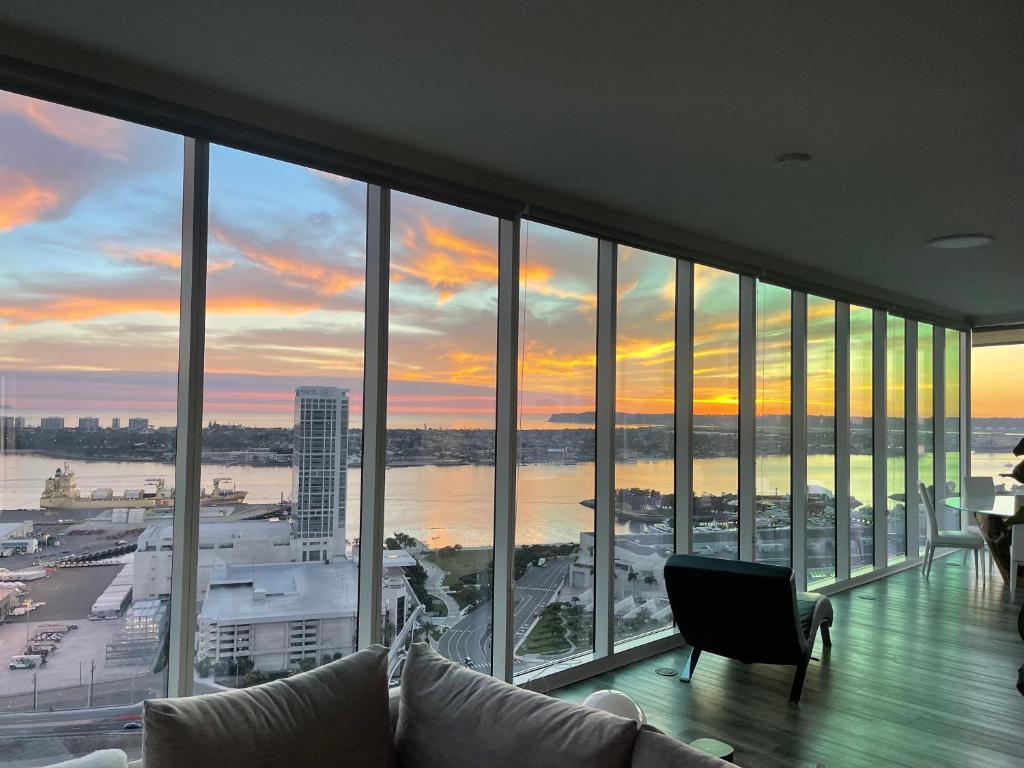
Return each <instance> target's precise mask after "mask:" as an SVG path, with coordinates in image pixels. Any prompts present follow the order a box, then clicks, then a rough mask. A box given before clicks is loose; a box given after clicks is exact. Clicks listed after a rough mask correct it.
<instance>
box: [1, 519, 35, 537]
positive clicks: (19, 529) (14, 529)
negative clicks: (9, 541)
mask: <svg viewBox="0 0 1024 768" xmlns="http://www.w3.org/2000/svg"><path fill="white" fill-rule="evenodd" d="M31 530H32V521H31V520H26V521H23V522H20V523H0V539H6V538H8V537H9V536H18V535H20V534H23V533H26V532H28V531H31Z"/></svg>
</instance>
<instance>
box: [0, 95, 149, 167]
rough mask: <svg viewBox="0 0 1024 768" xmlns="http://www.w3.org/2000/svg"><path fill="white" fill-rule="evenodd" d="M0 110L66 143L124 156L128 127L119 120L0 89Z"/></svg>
mask: <svg viewBox="0 0 1024 768" xmlns="http://www.w3.org/2000/svg"><path fill="white" fill-rule="evenodd" d="M0 112H6V113H8V114H13V115H18V116H19V117H21V118H23V119H24V120H27V121H28V122H30V123H32V125H34V126H35V127H36V128H38V129H39V130H41V131H42V132H43V133H46V134H48V135H50V136H53V137H54V138H55V139H59V140H60V141H63V142H65V143H66V144H72V145H74V146H76V147H85V148H87V149H91V150H94V151H96V152H99V153H100V154H101V155H104V156H105V157H108V158H110V159H112V160H125V159H127V157H128V150H129V149H130V144H131V140H130V134H129V131H130V130H131V128H130V125H129V124H128V123H125V122H122V121H120V120H115V119H113V118H111V117H104V116H103V115H97V114H93V113H91V112H83V111H82V110H78V109H72V108H71V107H65V106H63V105H61V104H53V103H51V102H48V101H39V100H38V99H31V98H29V97H27V96H20V95H18V94H16V93H4V92H0Z"/></svg>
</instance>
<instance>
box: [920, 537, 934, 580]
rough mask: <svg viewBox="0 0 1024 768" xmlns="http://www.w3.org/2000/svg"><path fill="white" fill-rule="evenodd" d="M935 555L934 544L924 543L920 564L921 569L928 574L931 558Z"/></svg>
mask: <svg viewBox="0 0 1024 768" xmlns="http://www.w3.org/2000/svg"><path fill="white" fill-rule="evenodd" d="M934 556H935V545H934V544H926V545H925V548H924V563H923V564H922V565H921V571H922V573H923V574H924V575H925V577H927V576H928V574H929V573H931V572H932V558H933V557H934Z"/></svg>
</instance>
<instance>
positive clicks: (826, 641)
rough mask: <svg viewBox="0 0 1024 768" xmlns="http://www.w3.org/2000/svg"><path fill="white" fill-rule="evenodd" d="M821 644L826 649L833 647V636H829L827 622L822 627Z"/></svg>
mask: <svg viewBox="0 0 1024 768" xmlns="http://www.w3.org/2000/svg"><path fill="white" fill-rule="evenodd" d="M821 644H822V645H823V646H825V647H826V648H831V647H832V635H830V634H829V631H828V623H827V622H823V623H822V625H821Z"/></svg>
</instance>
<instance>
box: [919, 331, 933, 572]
mask: <svg viewBox="0 0 1024 768" xmlns="http://www.w3.org/2000/svg"><path fill="white" fill-rule="evenodd" d="M932 332H933V328H932V326H930V325H927V324H925V323H918V325H917V479H918V482H921V483H924V484H925V485H926V486H932V485H933V483H934V482H935V421H934V419H933V418H932V414H933V412H934V408H935V401H934V399H933V392H932V386H933V378H932V377H933V375H934V367H933V363H932ZM918 511H919V518H920V519H919V521H918V526H919V527H918V542H917V543H918V554H924V547H925V544H926V543H927V541H928V520H927V518H926V515H927V513H926V512H925V510H924V502H923V501H920V500H918Z"/></svg>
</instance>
